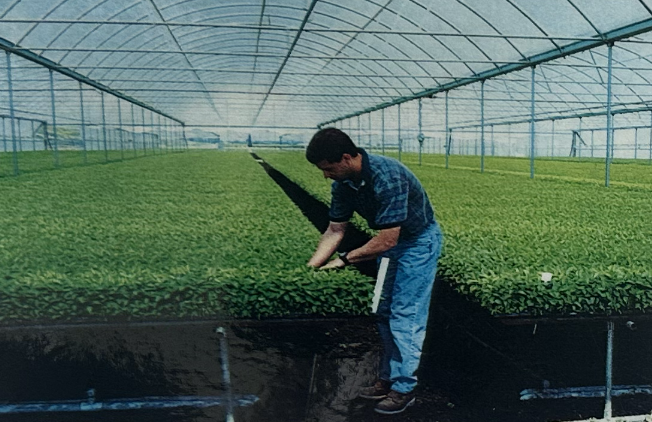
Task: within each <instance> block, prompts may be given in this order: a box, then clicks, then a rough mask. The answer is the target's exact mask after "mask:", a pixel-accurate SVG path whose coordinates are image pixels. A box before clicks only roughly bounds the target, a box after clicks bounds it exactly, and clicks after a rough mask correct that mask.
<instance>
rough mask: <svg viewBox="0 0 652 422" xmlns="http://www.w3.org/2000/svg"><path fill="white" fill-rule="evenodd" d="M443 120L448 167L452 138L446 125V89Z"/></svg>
mask: <svg viewBox="0 0 652 422" xmlns="http://www.w3.org/2000/svg"><path fill="white" fill-rule="evenodd" d="M444 121H445V126H446V143H445V145H446V168H448V156H449V155H450V151H451V141H452V140H453V136H452V132H451V130H450V129H449V127H448V91H446V96H445V103H444Z"/></svg>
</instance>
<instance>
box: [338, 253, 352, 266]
mask: <svg viewBox="0 0 652 422" xmlns="http://www.w3.org/2000/svg"><path fill="white" fill-rule="evenodd" d="M348 254H349V253H348V252H340V254H339V256H340V259H341V260H342V262H344V265H351V262H350V261H349V259H348V258H347V257H346V256H347V255H348Z"/></svg>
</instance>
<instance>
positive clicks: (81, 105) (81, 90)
mask: <svg viewBox="0 0 652 422" xmlns="http://www.w3.org/2000/svg"><path fill="white" fill-rule="evenodd" d="M79 110H80V114H81V141H82V148H83V151H84V164H88V151H87V150H86V119H85V115H84V86H83V85H82V83H81V82H79Z"/></svg>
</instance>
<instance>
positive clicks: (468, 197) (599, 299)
mask: <svg viewBox="0 0 652 422" xmlns="http://www.w3.org/2000/svg"><path fill="white" fill-rule="evenodd" d="M261 155H262V156H263V158H265V160H267V162H269V163H270V164H271V165H272V166H275V167H276V168H277V169H278V170H279V171H282V172H284V173H285V174H286V175H287V176H288V177H290V178H293V179H294V180H295V181H296V182H297V183H298V184H300V185H302V186H303V187H304V188H305V189H307V190H309V191H310V192H312V193H313V195H314V196H315V197H317V198H320V199H322V200H324V201H326V202H328V201H330V193H329V191H330V181H325V180H324V179H323V178H322V175H321V173H320V171H319V170H318V169H316V168H315V167H314V166H312V165H311V164H309V163H308V162H307V161H305V159H303V156H302V155H301V154H297V153H275V152H265V153H261ZM407 158H408V159H409V158H413V157H409V156H408V157H407ZM429 159H433V157H428V158H427V159H424V160H422V165H421V166H419V165H418V161H417V162H416V163H415V162H414V161H410V160H408V161H407V164H408V166H409V167H410V168H411V169H412V170H413V171H414V172H415V174H416V175H417V176H418V177H419V179H420V180H421V182H422V183H423V185H424V187H425V189H426V190H427V192H428V195H429V197H430V199H431V201H432V202H433V204H434V205H435V211H436V214H437V219H438V220H439V222H440V223H441V225H442V228H443V230H444V233H445V247H444V254H443V256H442V258H441V259H440V270H439V274H440V275H444V277H445V278H446V279H447V280H448V281H450V282H451V284H452V285H453V287H454V288H455V289H456V290H457V291H458V292H460V293H462V295H464V296H465V297H467V298H469V299H470V300H472V301H475V302H477V303H479V304H480V305H481V306H482V307H483V308H484V309H486V310H487V311H488V312H490V313H491V314H493V315H494V316H497V317H499V319H500V320H501V321H502V322H505V323H508V324H532V325H534V327H535V328H534V330H535V331H536V324H537V323H550V322H553V323H556V322H564V321H571V322H580V323H581V322H583V321H584V320H585V319H588V320H593V321H595V320H596V319H597V320H604V321H605V322H606V324H607V329H606V333H607V341H606V354H605V355H606V360H605V369H604V373H605V385H604V386H593V387H566V388H550V387H549V386H544V388H543V389H531V388H528V389H524V390H523V391H522V392H521V399H522V400H530V399H534V398H538V399H542V398H569V397H604V398H605V406H604V419H601V420H604V421H612V420H614V419H612V416H613V415H612V397H613V396H617V395H628V394H652V385H614V383H613V354H614V332H615V329H616V325H615V322H619V323H623V325H627V326H628V327H630V328H631V327H632V326H633V325H632V324H633V322H632V321H629V318H628V317H627V316H628V315H629V316H632V315H635V316H636V317H637V318H639V319H640V318H647V315H645V313H646V312H649V311H650V310H651V309H652V273H651V272H650V270H649V269H650V268H652V254H650V253H649V252H650V251H651V250H652V224H651V223H650V222H649V219H648V217H647V216H649V215H650V213H651V212H652V186H647V185H646V184H645V183H633V181H632V180H633V179H631V178H630V179H628V181H627V182H623V183H622V184H621V185H616V186H612V187H611V188H609V189H607V188H604V187H603V186H602V185H601V183H600V182H599V181H597V180H592V179H590V178H589V179H582V178H578V177H575V176H577V174H576V166H577V164H578V163H566V162H552V161H551V162H548V163H547V165H548V166H550V167H554V166H556V168H553V169H552V170H549V172H550V173H554V174H551V177H547V178H546V177H540V178H538V179H535V180H530V179H529V178H528V176H529V174H527V173H522V174H519V172H512V171H505V170H502V171H496V172H493V173H492V172H488V173H487V174H480V172H479V170H473V169H471V168H466V167H460V168H455V167H451V168H450V169H449V170H446V169H444V168H443V166H440V165H438V164H433V163H432V162H430V163H429V161H428V160H429ZM568 164H571V166H570V170H571V171H570V172H569V174H571V176H569V177H566V176H565V175H564V166H566V165H568ZM589 165H590V166H592V165H593V163H589ZM623 165H626V164H623ZM629 165H630V166H632V167H631V169H633V170H632V171H641V170H642V169H644V167H642V166H639V165H637V164H629ZM641 180H643V181H645V180H646V179H645V178H644V177H642V178H641ZM542 273H551V274H552V278H551V279H550V281H544V277H542V275H543V274H542ZM625 322H626V324H624V323H625ZM577 364H581V362H577ZM648 417H649V415H635V416H629V417H624V418H616V419H615V420H623V421H628V422H639V421H646V420H648ZM591 420H595V419H591Z"/></svg>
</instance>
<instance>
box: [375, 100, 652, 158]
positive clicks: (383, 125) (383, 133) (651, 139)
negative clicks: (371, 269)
mask: <svg viewBox="0 0 652 422" xmlns="http://www.w3.org/2000/svg"><path fill="white" fill-rule="evenodd" d="M380 122H381V124H380V126H381V133H380V144H381V150H382V152H383V155H385V109H382V110H380ZM650 151H651V152H650V154H651V155H650V157H652V127H651V128H650Z"/></svg>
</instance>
